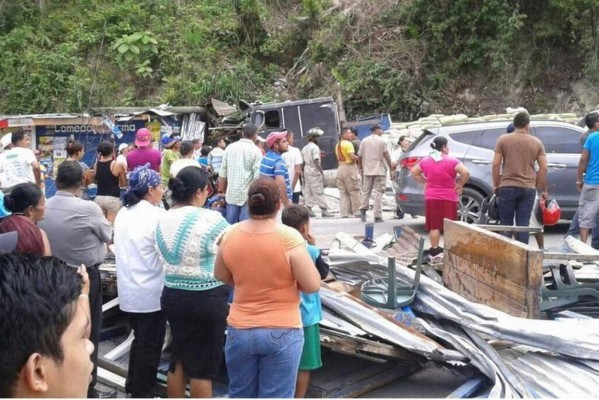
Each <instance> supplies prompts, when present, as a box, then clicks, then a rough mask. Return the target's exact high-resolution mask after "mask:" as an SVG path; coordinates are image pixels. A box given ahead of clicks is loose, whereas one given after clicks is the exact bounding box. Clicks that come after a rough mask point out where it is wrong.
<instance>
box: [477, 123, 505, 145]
mask: <svg viewBox="0 0 599 400" xmlns="http://www.w3.org/2000/svg"><path fill="white" fill-rule="evenodd" d="M504 133H507V132H506V128H495V129H487V130H486V131H484V132H483V134H482V136H481V138H480V141H478V142H477V143H476V145H477V146H478V147H483V148H485V149H489V150H494V149H495V143H497V139H499V136H501V135H503V134H504Z"/></svg>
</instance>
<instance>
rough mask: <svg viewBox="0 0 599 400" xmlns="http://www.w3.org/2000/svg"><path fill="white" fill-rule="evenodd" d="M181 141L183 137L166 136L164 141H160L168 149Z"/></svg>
mask: <svg viewBox="0 0 599 400" xmlns="http://www.w3.org/2000/svg"><path fill="white" fill-rule="evenodd" d="M180 141H181V137H179V136H173V137H170V136H168V135H164V136H163V137H162V139H161V140H160V142H161V143H162V146H164V147H166V148H167V149H170V148H171V147H172V146H173V145H174V144H175V143H177V142H180Z"/></svg>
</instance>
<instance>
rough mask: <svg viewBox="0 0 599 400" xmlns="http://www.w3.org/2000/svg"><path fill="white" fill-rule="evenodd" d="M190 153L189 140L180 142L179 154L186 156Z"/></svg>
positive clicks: (190, 145) (191, 147) (191, 143)
mask: <svg viewBox="0 0 599 400" xmlns="http://www.w3.org/2000/svg"><path fill="white" fill-rule="evenodd" d="M191 153H193V142H192V141H191V140H184V141H182V142H181V147H179V154H181V155H182V156H186V155H188V154H191Z"/></svg>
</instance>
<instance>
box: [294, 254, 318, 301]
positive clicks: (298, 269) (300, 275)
mask: <svg viewBox="0 0 599 400" xmlns="http://www.w3.org/2000/svg"><path fill="white" fill-rule="evenodd" d="M288 255H289V263H290V264H291V270H292V271H293V276H294V277H295V280H296V281H297V283H298V287H299V290H301V291H302V292H304V293H314V292H317V291H318V290H319V289H320V274H319V273H318V270H317V269H316V266H314V263H313V262H312V258H311V257H310V254H309V253H308V250H307V249H306V247H305V246H296V247H294V248H293V249H291V250H289V252H288Z"/></svg>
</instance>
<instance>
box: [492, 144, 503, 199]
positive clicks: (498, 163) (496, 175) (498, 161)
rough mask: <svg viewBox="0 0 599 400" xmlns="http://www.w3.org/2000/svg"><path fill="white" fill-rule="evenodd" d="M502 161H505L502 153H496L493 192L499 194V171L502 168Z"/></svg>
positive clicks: (493, 167) (493, 168)
mask: <svg viewBox="0 0 599 400" xmlns="http://www.w3.org/2000/svg"><path fill="white" fill-rule="evenodd" d="M501 161H503V156H502V155H501V153H495V156H494V157H493V166H492V170H493V192H495V193H497V190H498V189H499V182H500V181H501V175H500V174H499V170H500V168H501Z"/></svg>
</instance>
